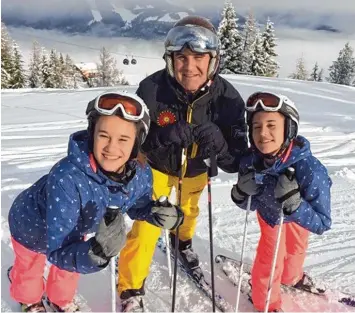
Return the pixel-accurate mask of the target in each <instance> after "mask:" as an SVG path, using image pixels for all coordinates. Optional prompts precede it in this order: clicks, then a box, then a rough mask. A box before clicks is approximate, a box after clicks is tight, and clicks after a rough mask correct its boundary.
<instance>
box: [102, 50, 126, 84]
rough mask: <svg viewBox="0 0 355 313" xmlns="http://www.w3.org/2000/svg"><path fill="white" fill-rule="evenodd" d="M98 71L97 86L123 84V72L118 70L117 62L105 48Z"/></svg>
mask: <svg viewBox="0 0 355 313" xmlns="http://www.w3.org/2000/svg"><path fill="white" fill-rule="evenodd" d="M97 70H98V78H97V79H96V86H102V87H108V86H116V85H119V84H120V83H121V76H122V71H120V70H118V68H117V61H116V60H115V58H114V57H113V56H112V55H111V54H110V52H109V51H108V50H107V49H106V48H105V47H103V48H102V49H101V51H100V63H99V64H98V65H97Z"/></svg>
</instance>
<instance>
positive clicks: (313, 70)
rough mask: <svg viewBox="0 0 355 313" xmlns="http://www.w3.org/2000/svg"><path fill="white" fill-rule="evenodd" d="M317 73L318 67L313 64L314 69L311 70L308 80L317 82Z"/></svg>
mask: <svg viewBox="0 0 355 313" xmlns="http://www.w3.org/2000/svg"><path fill="white" fill-rule="evenodd" d="M318 72H319V66H318V62H316V64H314V67H313V69H312V73H311V75H310V77H309V80H310V81H314V82H317V81H318V74H319V73H318Z"/></svg>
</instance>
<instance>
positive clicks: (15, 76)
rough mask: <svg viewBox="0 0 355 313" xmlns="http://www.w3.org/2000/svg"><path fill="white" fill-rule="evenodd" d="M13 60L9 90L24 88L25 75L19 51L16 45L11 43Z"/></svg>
mask: <svg viewBox="0 0 355 313" xmlns="http://www.w3.org/2000/svg"><path fill="white" fill-rule="evenodd" d="M13 51H14V60H13V66H14V71H13V73H12V77H11V79H10V85H11V88H24V87H25V86H26V75H25V70H24V67H23V61H22V55H21V53H20V51H19V48H18V45H17V44H16V43H15V42H13Z"/></svg>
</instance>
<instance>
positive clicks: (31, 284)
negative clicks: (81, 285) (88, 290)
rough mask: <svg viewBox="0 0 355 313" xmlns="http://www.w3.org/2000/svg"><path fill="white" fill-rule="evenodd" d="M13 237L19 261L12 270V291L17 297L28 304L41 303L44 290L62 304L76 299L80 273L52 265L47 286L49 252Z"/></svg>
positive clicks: (19, 300) (53, 300) (16, 298)
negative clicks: (33, 249)
mask: <svg viewBox="0 0 355 313" xmlns="http://www.w3.org/2000/svg"><path fill="white" fill-rule="evenodd" d="M11 241H12V246H13V249H14V253H15V262H14V266H13V268H12V270H11V273H10V279H11V282H12V283H11V287H10V294H11V297H12V298H13V299H14V300H15V301H17V302H21V303H25V304H33V303H37V302H39V301H40V300H41V298H42V295H43V293H44V291H46V293H47V296H48V298H49V300H50V301H51V302H53V303H55V304H57V305H59V306H61V307H62V306H65V305H66V304H68V303H69V302H71V301H72V300H73V298H74V295H75V290H76V288H77V285H78V279H79V274H78V273H73V272H68V271H65V270H61V269H59V268H58V267H56V266H54V265H51V268H50V270H49V274H48V279H47V284H46V286H45V284H44V281H43V272H44V268H45V265H46V256H45V255H44V254H40V253H37V252H33V251H31V250H29V249H27V248H25V247H24V246H23V245H21V244H19V243H18V242H17V241H16V240H14V239H13V238H11Z"/></svg>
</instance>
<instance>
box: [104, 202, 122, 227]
mask: <svg viewBox="0 0 355 313" xmlns="http://www.w3.org/2000/svg"><path fill="white" fill-rule="evenodd" d="M119 211H120V208H119V207H118V206H109V207H107V208H106V213H105V215H104V219H105V224H106V226H108V225H110V224H111V223H112V222H113V220H114V219H115V218H116V216H117V215H118V213H119Z"/></svg>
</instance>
